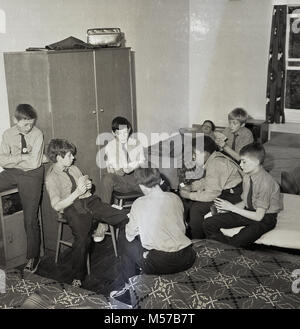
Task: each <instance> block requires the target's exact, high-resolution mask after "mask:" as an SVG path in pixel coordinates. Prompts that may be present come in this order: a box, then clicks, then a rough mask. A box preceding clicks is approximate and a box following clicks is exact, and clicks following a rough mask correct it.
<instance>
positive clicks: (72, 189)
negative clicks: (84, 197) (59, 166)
mask: <svg viewBox="0 0 300 329" xmlns="http://www.w3.org/2000/svg"><path fill="white" fill-rule="evenodd" d="M64 172H65V173H66V174H67V175H68V177H69V178H70V181H71V183H72V187H71V193H73V192H74V191H75V190H76V187H77V184H76V182H75V179H74V177H73V176H72V175H71V174H70V173H69V169H68V168H66V169H64Z"/></svg>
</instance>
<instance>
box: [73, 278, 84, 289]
mask: <svg viewBox="0 0 300 329" xmlns="http://www.w3.org/2000/svg"><path fill="white" fill-rule="evenodd" d="M71 286H72V287H74V288H81V286H82V283H81V280H78V279H74V280H73V281H72V283H71Z"/></svg>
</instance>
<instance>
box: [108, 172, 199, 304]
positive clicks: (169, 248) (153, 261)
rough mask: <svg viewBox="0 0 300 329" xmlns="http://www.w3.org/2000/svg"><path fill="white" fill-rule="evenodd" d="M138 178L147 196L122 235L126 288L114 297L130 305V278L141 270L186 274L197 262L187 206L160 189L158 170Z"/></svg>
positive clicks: (133, 211) (138, 202) (135, 206)
mask: <svg viewBox="0 0 300 329" xmlns="http://www.w3.org/2000/svg"><path fill="white" fill-rule="evenodd" d="M134 176H135V178H136V180H137V182H138V184H139V186H140V188H141V190H142V191H143V193H144V196H142V197H140V198H138V199H137V200H136V201H134V203H133V205H132V208H131V211H130V218H129V222H128V224H127V225H126V227H125V232H124V231H122V232H121V234H120V239H119V243H120V251H121V265H122V274H123V280H124V283H125V287H124V288H123V289H122V290H120V291H113V292H111V294H110V296H111V297H112V298H115V299H117V300H119V301H122V302H123V303H126V304H130V294H129V290H128V288H129V286H128V283H129V278H130V277H132V276H134V275H135V274H137V273H138V272H136V268H137V267H138V268H141V269H142V271H143V272H144V273H146V274H171V273H177V272H181V271H185V270H187V269H188V268H190V267H191V266H192V265H193V263H194V261H195V257H196V255H195V251H194V250H193V248H192V242H191V240H190V239H189V238H188V237H186V236H185V225H184V221H183V204H182V202H181V200H180V198H179V197H178V196H177V195H176V194H174V193H171V192H163V191H162V190H161V188H160V186H159V184H160V180H161V177H160V172H159V170H158V169H156V168H138V169H136V170H135V172H134Z"/></svg>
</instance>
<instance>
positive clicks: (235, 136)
mask: <svg viewBox="0 0 300 329" xmlns="http://www.w3.org/2000/svg"><path fill="white" fill-rule="evenodd" d="M237 136H238V134H233V141H232V147H231V148H232V149H233V150H234V151H235V142H236V138H237Z"/></svg>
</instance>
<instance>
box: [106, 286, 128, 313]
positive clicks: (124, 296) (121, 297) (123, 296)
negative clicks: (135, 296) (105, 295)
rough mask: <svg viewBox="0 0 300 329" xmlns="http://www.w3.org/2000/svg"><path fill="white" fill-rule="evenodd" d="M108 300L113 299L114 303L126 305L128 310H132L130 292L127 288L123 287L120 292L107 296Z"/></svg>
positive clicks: (113, 292)
mask: <svg viewBox="0 0 300 329" xmlns="http://www.w3.org/2000/svg"><path fill="white" fill-rule="evenodd" d="M109 297H110V298H113V299H115V300H116V301H118V302H120V303H123V304H126V305H127V306H128V307H129V308H132V304H131V297H130V291H129V288H128V287H126V286H125V287H124V288H123V289H122V290H119V291H117V290H115V291H112V292H111V293H110V294H109Z"/></svg>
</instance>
